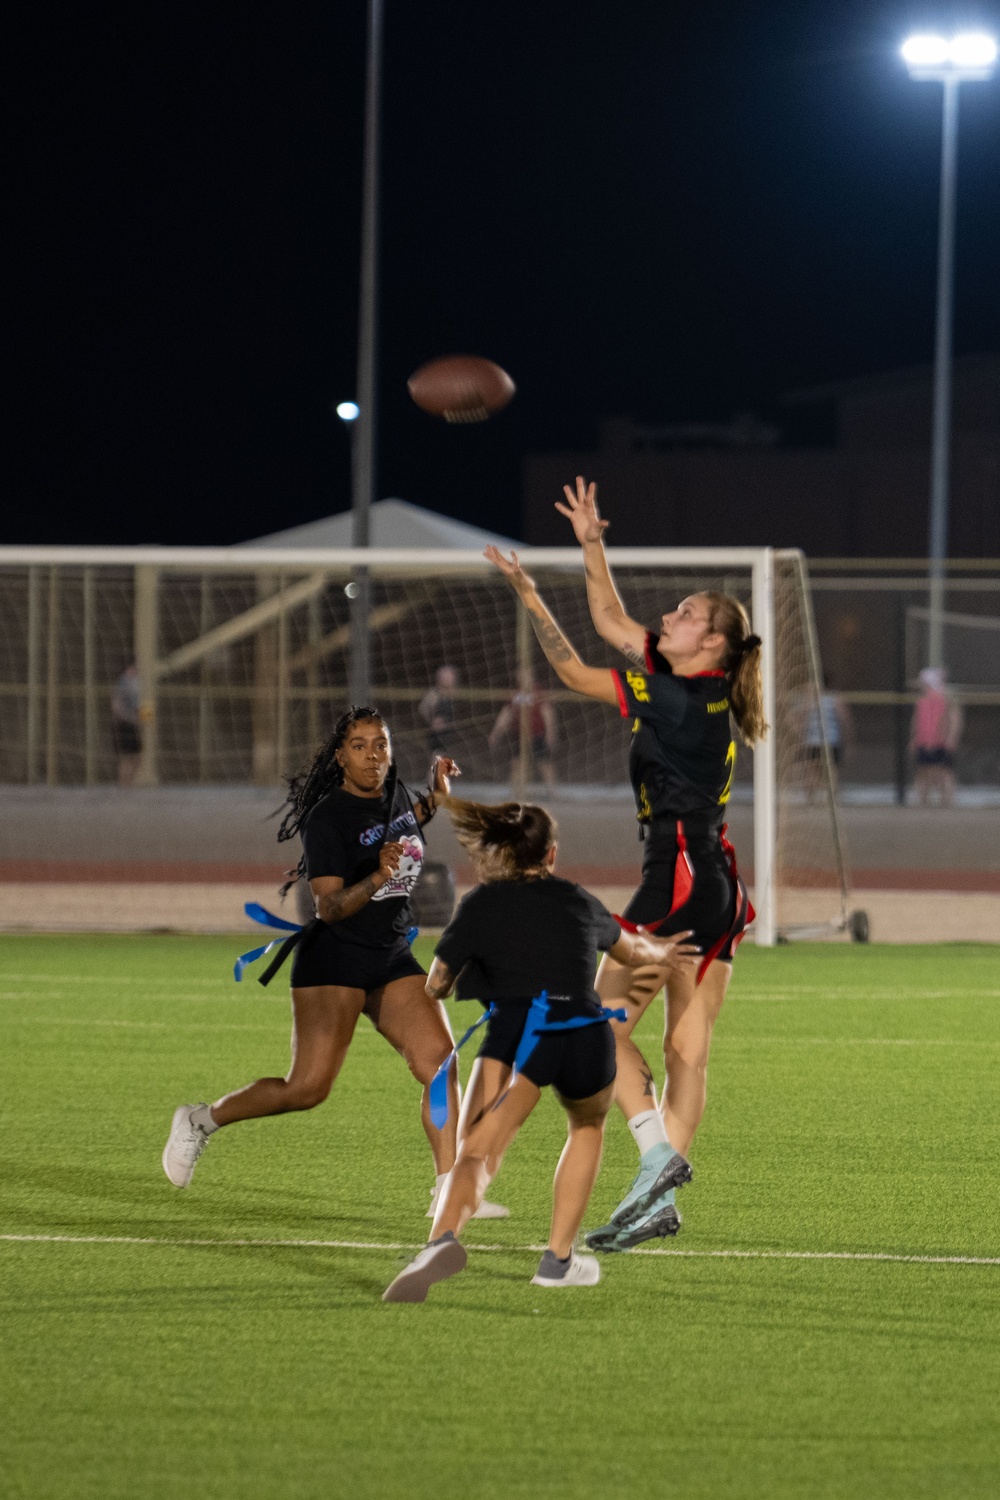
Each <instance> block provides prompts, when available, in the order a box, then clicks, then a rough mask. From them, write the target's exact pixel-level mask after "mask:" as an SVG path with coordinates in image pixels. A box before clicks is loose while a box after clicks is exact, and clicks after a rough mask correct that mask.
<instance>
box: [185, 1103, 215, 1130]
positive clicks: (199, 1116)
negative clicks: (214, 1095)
mask: <svg viewBox="0 0 1000 1500" xmlns="http://www.w3.org/2000/svg"><path fill="white" fill-rule="evenodd" d="M191 1123H192V1125H197V1126H199V1127H200V1129H202V1130H203V1131H204V1132H205V1134H206V1135H211V1134H212V1131H213V1130H218V1129H219V1126H218V1125H216V1123H215V1121H214V1120H213V1119H212V1110H211V1106H210V1105H208V1104H199V1105H198V1107H197V1109H193V1110H192V1111H191Z"/></svg>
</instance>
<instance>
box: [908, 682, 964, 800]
mask: <svg viewBox="0 0 1000 1500" xmlns="http://www.w3.org/2000/svg"><path fill="white" fill-rule="evenodd" d="M962 727H963V715H962V710H961V709H960V708H959V706H958V704H957V703H956V702H955V700H954V699H953V698H952V696H951V694H950V693H949V692H948V689H947V686H946V679H945V673H944V669H943V668H941V667H925V668H924V670H923V671H922V672H921V674H920V697H919V698H918V699H917V702H916V707H915V708H914V710H913V722H912V725H911V728H910V749H911V751H912V752H913V760H914V767H915V774H914V786H915V788H916V793H917V801H918V802H919V804H920V806H921V807H929V806H930V800H931V794H932V792H934V791H936V792H937V794H938V803H939V805H940V806H941V807H951V806H952V804H953V802H954V800H955V751H956V750H957V749H958V745H959V741H960V740H961V738H962Z"/></svg>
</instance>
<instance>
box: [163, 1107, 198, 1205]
mask: <svg viewBox="0 0 1000 1500" xmlns="http://www.w3.org/2000/svg"><path fill="white" fill-rule="evenodd" d="M204 1108H205V1106H204V1105H203V1104H202V1105H198V1104H181V1105H179V1106H178V1108H177V1109H175V1110H174V1118H173V1121H172V1122H171V1126H170V1134H169V1135H168V1136H167V1144H166V1145H165V1146H164V1148H163V1157H162V1161H163V1170H164V1172H166V1174H167V1176H168V1177H169V1178H170V1181H171V1182H172V1183H173V1185H174V1187H179V1188H183V1187H187V1185H188V1183H189V1182H190V1181H191V1178H192V1177H193V1176H194V1169H195V1167H196V1166H197V1165H198V1158H199V1156H200V1155H201V1153H202V1152H203V1151H204V1149H205V1147H206V1145H207V1144H208V1133H207V1132H206V1131H204V1130H202V1128H201V1126H200V1125H196V1124H195V1123H194V1121H193V1120H192V1118H191V1111H192V1110H195V1109H204Z"/></svg>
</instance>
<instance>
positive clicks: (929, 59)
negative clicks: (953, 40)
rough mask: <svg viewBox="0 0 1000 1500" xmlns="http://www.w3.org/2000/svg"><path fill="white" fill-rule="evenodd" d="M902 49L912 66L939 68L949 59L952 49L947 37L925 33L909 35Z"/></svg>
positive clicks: (905, 60) (907, 61)
mask: <svg viewBox="0 0 1000 1500" xmlns="http://www.w3.org/2000/svg"><path fill="white" fill-rule="evenodd" d="M900 51H901V52H902V54H903V61H904V62H905V63H907V64H908V66H909V67H911V68H939V67H941V65H942V64H943V63H946V62H947V61H948V55H949V53H950V51H951V49H950V47H949V45H948V42H947V40H946V38H945V37H943V36H935V35H933V34H929V35H928V34H926V33H925V34H922V35H920V36H911V37H907V39H906V41H905V42H904V43H903V45H902V47H901V48H900Z"/></svg>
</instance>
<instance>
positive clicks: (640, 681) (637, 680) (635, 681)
mask: <svg viewBox="0 0 1000 1500" xmlns="http://www.w3.org/2000/svg"><path fill="white" fill-rule="evenodd" d="M625 681H626V682H627V683H628V685H629V687H630V688H631V689H632V692H633V693H634V694H635V697H636V699H637V701H638V702H639V703H648V702H649V688H648V687H647V686H646V679H645V677H642V676H640V674H639V673H638V672H626V673H625Z"/></svg>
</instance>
